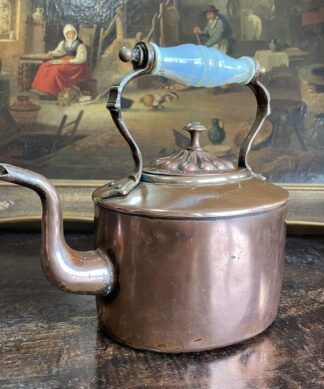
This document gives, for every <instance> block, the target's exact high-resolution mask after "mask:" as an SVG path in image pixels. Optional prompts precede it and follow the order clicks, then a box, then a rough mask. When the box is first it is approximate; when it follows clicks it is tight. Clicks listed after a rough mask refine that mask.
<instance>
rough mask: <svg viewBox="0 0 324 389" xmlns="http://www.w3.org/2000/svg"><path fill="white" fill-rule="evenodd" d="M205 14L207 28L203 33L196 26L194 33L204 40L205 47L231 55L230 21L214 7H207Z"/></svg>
mask: <svg viewBox="0 0 324 389" xmlns="http://www.w3.org/2000/svg"><path fill="white" fill-rule="evenodd" d="M204 14H205V17H206V20H207V25H206V27H205V28H204V29H203V30H202V31H201V30H200V28H199V27H198V26H195V27H194V29H193V31H194V33H195V34H196V35H197V36H199V37H200V38H201V39H202V43H203V44H204V45H205V46H208V47H215V48H217V49H219V50H220V51H222V52H223V53H229V52H230V51H231V48H232V47H231V46H232V43H233V39H232V37H231V35H232V29H231V27H230V25H229V22H228V20H227V19H226V18H225V16H224V15H221V14H220V13H219V10H218V9H217V8H215V7H214V6H213V5H209V6H208V7H206V8H205V9H204Z"/></svg>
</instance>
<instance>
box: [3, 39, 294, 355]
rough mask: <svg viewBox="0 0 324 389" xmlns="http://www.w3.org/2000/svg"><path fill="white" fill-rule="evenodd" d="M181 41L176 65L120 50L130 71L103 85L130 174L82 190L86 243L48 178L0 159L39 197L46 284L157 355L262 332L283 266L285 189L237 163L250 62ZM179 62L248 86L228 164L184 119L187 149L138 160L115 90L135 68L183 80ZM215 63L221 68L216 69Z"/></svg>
mask: <svg viewBox="0 0 324 389" xmlns="http://www.w3.org/2000/svg"><path fill="white" fill-rule="evenodd" d="M189 46H190V47H188V50H192V53H191V54H192V55H198V60H196V61H194V62H193V61H191V56H189V59H190V61H191V62H190V61H189V62H190V63H189V64H188V66H187V65H186V66H187V67H184V68H181V66H182V65H181V63H183V62H185V61H184V60H182V61H180V60H179V61H178V59H177V58H175V57H174V56H173V57H172V60H170V59H168V60H165V58H166V56H167V54H166V53H168V52H167V51H163V50H168V48H167V49H159V48H158V47H157V46H156V45H154V44H153V45H151V44H149V43H144V42H140V43H139V44H137V45H136V46H135V48H134V49H133V50H129V49H125V48H123V49H122V50H121V53H120V57H121V59H122V60H124V61H132V63H133V67H134V71H133V72H131V73H129V74H128V75H126V76H125V77H124V78H123V79H122V80H121V81H120V82H118V83H116V84H115V85H113V86H112V87H111V89H110V95H109V99H108V104H107V107H108V109H109V111H110V113H111V115H112V118H113V120H114V122H115V124H116V126H117V128H118V129H119V131H120V133H121V134H122V136H123V137H124V138H125V140H126V141H127V143H128V145H129V146H130V149H131V152H132V155H133V159H134V172H133V173H132V174H130V175H129V176H128V177H126V178H123V179H120V180H116V181H111V182H109V183H108V184H107V185H105V186H103V187H101V188H98V189H97V190H96V191H95V192H94V194H93V200H94V203H95V221H96V247H97V249H96V250H94V251H89V252H77V251H75V250H73V249H71V248H70V247H69V246H68V245H67V243H66V242H65V240H64V237H63V223H62V213H61V209H60V203H59V199H58V195H57V192H56V190H55V188H54V187H53V186H52V185H51V184H50V183H49V181H47V180H46V179H45V178H44V177H42V176H40V175H38V174H37V173H33V172H30V171H27V170H24V169H21V168H17V167H14V166H11V165H8V164H1V166H0V169H1V170H0V179H2V180H5V181H10V182H14V183H16V184H19V185H24V186H27V187H30V188H31V189H33V190H35V191H36V192H37V193H38V194H39V196H40V198H41V200H42V204H43V228H42V230H43V242H42V266H43V270H44V273H45V274H46V276H47V278H48V279H49V281H50V282H51V283H52V284H54V285H55V286H56V287H58V288H60V289H63V290H65V291H68V292H73V293H86V294H95V295H96V296H97V308H98V318H99V323H100V327H101V329H102V330H103V331H104V333H106V334H107V335H108V336H110V337H111V338H113V339H116V340H118V341H119V342H121V343H124V344H126V345H129V346H132V347H135V348H140V349H150V350H155V351H160V352H174V353H176V352H190V351H202V350H207V349H211V348H216V347H223V346H226V345H230V344H233V343H237V342H240V341H242V340H244V339H247V338H250V337H252V336H254V335H256V334H258V333H260V332H262V331H263V330H265V329H266V328H267V327H268V326H269V325H270V324H271V323H272V321H273V320H274V318H275V316H276V312H277V308H278V303H279V295H280V289H281V281H282V272H283V257H284V245H285V231H286V230H285V214H286V208H287V201H288V193H287V192H286V191H285V190H283V189H281V188H279V187H277V186H274V185H272V184H270V183H268V182H266V181H265V179H264V178H263V177H262V176H260V175H257V174H255V173H254V172H253V171H252V169H251V167H250V165H249V163H248V153H249V151H250V149H251V145H252V143H253V140H254V139H255V137H256V135H257V133H258V131H259V130H260V128H261V126H262V124H263V122H264V120H265V118H266V116H267V115H268V114H269V112H270V108H269V94H268V92H267V90H266V89H265V88H264V86H263V85H262V84H261V83H260V82H259V76H260V74H261V71H260V67H259V65H258V64H256V63H255V62H254V61H253V60H252V59H249V58H246V57H243V59H239V60H232V59H228V58H229V57H227V56H224V55H223V54H221V53H219V52H218V51H217V50H216V49H207V48H204V47H201V46H199V47H198V49H197V47H193V45H189ZM180 48H181V46H180ZM172 49H173V48H171V50H172ZM181 50H182V52H186V50H187V48H186V47H185V48H183V47H182V48H181V49H180V51H181ZM208 50H210V51H208ZM214 50H216V51H214ZM200 52H202V53H203V55H202V57H201V58H200V57H199V53H200ZM170 53H171V51H170ZM194 53H196V54H194ZM197 53H198V54H197ZM206 56H212V58H214V57H215V58H216V57H217V58H218V56H221V58H222V61H223V62H224V61H225V62H226V61H230V62H229V63H231V66H225V68H226V69H225V68H224V69H225V70H224V69H222V66H223V65H222V64H223V62H222V61H214V62H213V61H210V60H208V61H207V62H204V61H205V57H206ZM170 58H171V57H170ZM181 58H182V57H181ZM182 59H183V58H182ZM172 61H173V65H174V66H173V65H172V64H171V65H172V66H173V67H172V66H171V65H170V67H169V65H168V63H169V62H172ZM240 61H241V62H240ZM161 64H162V65H161ZM179 64H180V65H179ZM197 64H198V65H197ZM178 66H180V68H178ZM193 66H201V68H199V69H198V70H199V72H200V70H201V69H202V71H201V72H200V73H199V72H198V75H199V77H200V78H199V77H198V78H197V77H196V78H193V75H195V74H194V71H196V68H193ZM218 67H219V68H218ZM186 69H187V70H186ZM229 69H230V70H229ZM233 69H234V70H233ZM242 69H243V70H242ZM184 70H186V71H188V74H189V73H190V72H191V73H190V74H191V77H192V80H195V81H192V82H191V83H190V82H189V81H188V83H189V84H193V83H194V82H195V83H196V84H193V85H195V86H199V85H200V84H201V85H205V86H210V85H211V84H213V83H214V84H215V83H217V85H219V84H220V83H221V82H225V81H224V80H226V82H242V83H245V84H247V85H248V86H249V87H250V88H251V90H252V91H253V93H254V94H255V96H256V100H257V104H258V109H257V115H256V120H255V123H254V125H253V126H252V129H251V131H250V133H249V134H248V135H247V137H246V139H245V141H244V142H243V144H242V146H241V149H240V153H239V161H238V167H235V166H234V165H233V163H232V162H230V161H226V160H222V159H219V158H216V157H215V156H214V155H212V154H210V153H209V152H207V151H206V150H204V149H203V148H202V147H201V146H200V142H199V135H200V133H201V132H202V131H205V130H206V128H205V127H204V126H203V125H202V124H200V123H197V122H192V123H189V124H187V125H186V126H185V128H184V129H185V130H187V131H189V133H190V135H191V145H190V146H189V147H188V148H187V149H186V150H181V151H179V152H178V153H176V154H175V155H173V156H170V157H166V158H160V159H158V160H157V161H156V164H155V166H153V167H149V168H145V169H143V160H142V154H141V151H140V149H139V147H138V145H137V144H136V142H135V140H134V139H133V138H132V136H131V134H130V133H129V131H128V129H127V127H126V125H125V123H124V121H123V119H122V115H121V110H120V102H121V94H122V91H123V89H124V87H125V86H126V85H127V83H128V82H130V81H131V80H133V79H134V78H136V77H139V76H141V75H144V74H164V73H166V75H167V76H168V77H169V78H171V79H174V80H176V81H179V78H180V79H181V80H186V79H187V78H186V77H187V73H186V71H184ZM217 72H224V73H223V74H221V76H222V77H220V78H219V74H218V73H217ZM228 72H229V73H228ZM236 73H238V74H236ZM223 76H224V77H223ZM204 77H205V78H204ZM220 79H221V80H222V81H219V80H220ZM197 80H198V81H197ZM202 80H203V81H202ZM204 80H205V81H204ZM216 81H217V82H216ZM214 84H213V85H214ZM184 124H185V123H184Z"/></svg>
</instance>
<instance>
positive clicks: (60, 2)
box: [0, 0, 324, 183]
mask: <svg viewBox="0 0 324 389" xmlns="http://www.w3.org/2000/svg"><path fill="white" fill-rule="evenodd" d="M141 40H146V41H151V42H154V43H156V44H157V45H159V46H161V47H169V46H170V47H171V46H177V45H181V44H185V43H193V44H197V45H198V44H201V45H205V46H208V47H216V48H218V49H219V50H221V51H223V52H225V53H227V54H228V55H230V56H232V57H234V58H239V57H241V56H251V57H254V58H255V59H256V60H258V61H259V62H260V63H261V65H262V66H263V67H264V68H265V74H264V75H263V77H262V79H261V82H262V83H263V84H264V85H265V86H266V87H267V89H268V90H269V91H270V94H271V108H272V112H271V115H270V116H269V117H268V118H267V120H266V121H265V123H264V126H263V129H262V131H261V132H260V134H259V135H258V136H257V138H256V140H255V141H254V143H253V147H252V150H251V152H250V155H249V163H250V165H251V166H252V167H253V170H254V171H255V172H257V173H261V174H262V175H264V176H265V177H267V178H268V179H270V180H271V181H273V182H281V183H287V182H291V183H324V162H323V161H324V158H323V157H324V2H323V0H137V1H127V0H55V1H50V0H0V61H1V62H0V110H1V113H0V135H1V136H0V154H1V161H3V162H6V163H11V164H15V165H18V166H22V167H25V168H29V169H31V170H35V171H37V172H39V173H41V174H44V175H46V176H48V177H49V178H53V179H54V178H56V179H57V178H62V179H109V178H117V177H121V176H123V175H128V174H129V173H130V171H131V170H132V164H133V162H132V157H131V154H130V151H129V149H128V146H127V144H126V143H125V141H124V139H123V138H122V137H121V136H120V134H119V132H118V131H117V129H116V127H115V125H114V123H113V121H112V119H111V118H110V115H109V112H108V111H107V109H106V107H105V106H106V101H107V96H108V92H109V87H110V86H111V84H112V83H113V81H114V80H116V79H118V78H120V77H121V76H123V75H125V74H126V73H127V72H129V71H130V70H131V69H132V67H131V65H130V64H129V63H123V62H121V61H120V59H119V57H118V53H119V50H120V48H121V47H123V46H126V47H129V48H132V47H134V45H135V44H136V43H137V42H139V41H141ZM122 107H123V115H124V119H125V122H126V123H127V126H128V128H129V130H130V132H131V133H132V135H133V137H134V139H135V140H136V142H138V144H139V146H140V148H141V151H142V153H143V157H144V162H145V165H151V164H152V163H154V161H155V160H156V159H158V158H161V157H164V156H169V155H171V154H173V153H175V152H177V151H178V150H180V149H184V148H186V147H188V145H189V135H188V134H187V133H186V132H185V131H183V128H184V126H185V125H186V124H187V123H189V122H192V121H199V122H201V123H202V124H204V125H205V126H206V128H207V129H208V130H207V131H206V132H204V133H203V134H202V136H201V143H202V145H203V146H204V148H206V149H207V150H208V151H210V152H211V153H213V154H214V155H216V156H217V157H220V158H224V159H228V160H233V161H235V160H237V155H238V150H239V147H240V145H241V143H242V141H243V140H244V137H245V136H246V134H247V133H248V131H249V130H250V128H251V126H252V124H253V121H254V118H255V114H256V102H255V98H254V96H253V94H252V92H251V90H250V89H249V88H248V87H246V86H244V85H235V84H232V85H225V86H223V87H218V88H193V87H185V86H184V85H181V84H179V83H177V82H174V81H170V80H167V79H165V78H162V77H153V76H145V77H141V78H139V79H137V80H134V81H133V82H132V83H131V84H130V85H129V86H128V87H127V89H126V91H125V95H124V96H123V101H122Z"/></svg>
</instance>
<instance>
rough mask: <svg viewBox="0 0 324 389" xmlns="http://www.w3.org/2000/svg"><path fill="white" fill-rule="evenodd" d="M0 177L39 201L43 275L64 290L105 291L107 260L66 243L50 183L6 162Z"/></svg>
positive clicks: (108, 286) (109, 274)
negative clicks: (29, 190) (30, 192)
mask: <svg viewBox="0 0 324 389" xmlns="http://www.w3.org/2000/svg"><path fill="white" fill-rule="evenodd" d="M0 180H3V181H8V182H12V183H14V184H18V185H22V186H26V187H28V188H31V189H33V190H34V191H35V192H37V194H38V195H39V197H40V199H41V201H42V206H43V218H42V250H41V255H42V268H43V271H44V273H45V275H46V277H47V279H48V280H49V281H50V282H51V283H52V284H53V285H54V286H55V287H57V288H59V289H62V290H64V291H66V292H72V293H81V294H103V295H105V294H108V293H109V292H110V291H111V290H112V287H113V285H114V283H115V271H114V266H113V264H112V262H111V260H110V259H109V258H108V257H107V256H106V255H105V254H104V253H102V252H100V251H99V250H93V251H84V252H79V251H75V250H73V249H71V248H70V247H69V246H68V244H67V243H66V241H65V239H64V234H63V218H62V210H61V204H60V199H59V196H58V193H57V191H56V189H55V188H54V187H53V185H52V184H51V183H50V182H49V181H48V180H47V179H46V178H45V177H43V176H41V175H40V174H37V173H34V172H31V171H29V170H26V169H22V168H19V167H16V166H12V165H8V164H0Z"/></svg>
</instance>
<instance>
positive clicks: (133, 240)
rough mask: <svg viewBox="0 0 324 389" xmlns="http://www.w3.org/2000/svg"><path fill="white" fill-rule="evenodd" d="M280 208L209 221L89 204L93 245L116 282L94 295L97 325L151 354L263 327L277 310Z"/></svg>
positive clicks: (219, 341) (197, 347) (220, 342)
mask: <svg viewBox="0 0 324 389" xmlns="http://www.w3.org/2000/svg"><path fill="white" fill-rule="evenodd" d="M285 213H286V206H282V207H279V208H277V209H274V210H272V211H271V212H266V213H261V214H258V215H248V216H244V217H235V218H215V219H210V220H197V219H195V220H190V219H189V220H186V219H182V220H175V219H173V220H170V219H153V218H147V217H140V216H134V215H126V214H121V213H118V212H111V211H109V210H107V209H104V208H101V207H98V206H97V207H96V217H97V245H98V247H99V248H100V249H101V250H102V251H104V252H107V253H108V254H109V255H110V256H111V258H114V260H115V263H116V266H117V268H118V284H117V286H116V288H115V290H114V291H113V293H112V294H111V295H110V296H107V297H97V307H98V316H99V322H100V326H101V328H102V329H103V331H104V332H105V333H106V334H108V335H109V336H110V337H112V338H114V339H117V340H118V341H119V342H122V343H124V344H127V345H129V346H132V347H135V348H141V349H151V350H155V351H161V352H189V351H201V350H206V349H211V348H216V347H222V346H226V345H230V344H233V343H237V342H240V341H242V340H244V339H247V338H250V337H252V336H254V335H256V334H258V333H260V332H262V331H263V330H264V329H266V328H267V327H268V326H269V325H270V324H271V322H272V321H273V320H274V318H275V316H276V312H277V308H278V302H279V294H280V289H281V281H282V273H283V256H284V244H285V224H284V217H285Z"/></svg>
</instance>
